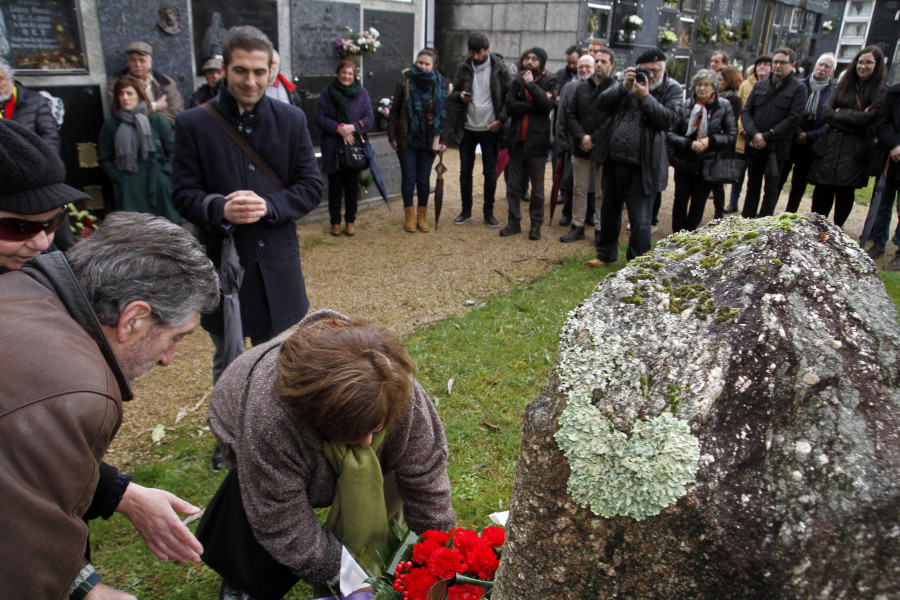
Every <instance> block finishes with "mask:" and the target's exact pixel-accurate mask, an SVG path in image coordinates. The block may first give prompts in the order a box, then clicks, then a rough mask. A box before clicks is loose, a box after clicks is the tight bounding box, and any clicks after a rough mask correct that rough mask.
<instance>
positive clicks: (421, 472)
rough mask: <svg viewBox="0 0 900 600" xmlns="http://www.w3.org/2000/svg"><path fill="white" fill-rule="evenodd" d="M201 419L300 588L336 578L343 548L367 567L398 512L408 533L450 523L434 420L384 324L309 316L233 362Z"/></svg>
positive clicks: (442, 451)
mask: <svg viewBox="0 0 900 600" xmlns="http://www.w3.org/2000/svg"><path fill="white" fill-rule="evenodd" d="M209 424H210V428H211V429H212V432H213V434H214V435H215V437H216V439H217V440H218V442H219V446H220V447H221V448H222V455H223V458H224V460H225V464H226V466H227V467H228V469H229V470H232V469H234V470H236V471H235V473H237V474H238V484H239V487H240V497H241V499H242V500H243V507H244V512H245V513H246V517H247V520H248V521H249V524H250V528H251V529H252V531H253V534H254V537H255V539H256V540H257V541H258V542H259V544H260V545H261V546H262V547H263V548H264V549H265V550H266V551H267V552H268V553H269V554H270V555H271V556H272V558H274V559H275V560H276V561H277V562H278V563H280V564H282V565H285V566H287V567H289V568H290V570H291V571H292V572H293V573H294V574H295V575H296V576H297V577H300V578H302V579H304V580H305V581H307V582H308V583H310V584H314V585H315V584H318V585H322V584H326V583H327V584H331V585H332V586H334V584H335V582H336V580H337V577H338V574H339V569H340V564H341V557H342V554H343V553H344V552H345V550H344V548H345V547H346V548H347V549H348V550H349V551H350V552H352V554H353V555H355V556H356V557H357V558H359V559H360V561H359V562H360V564H363V565H366V564H367V561H366V557H367V556H372V554H371V553H372V549H373V548H374V547H375V546H377V545H378V544H383V543H384V541H385V540H386V536H387V533H388V524H389V521H390V520H391V518H392V517H396V516H397V515H398V514H399V511H400V509H401V508H402V516H403V518H404V519H405V521H406V524H407V525H408V526H409V527H410V529H412V530H413V531H416V532H418V533H422V532H424V531H426V530H428V529H438V530H443V531H447V530H449V529H450V528H452V527H453V526H454V524H455V521H456V514H455V513H454V512H453V509H452V507H451V503H450V480H449V478H448V476H447V471H446V463H447V441H446V438H445V436H444V429H443V426H442V425H441V421H440V418H439V417H438V414H437V410H436V409H435V407H434V404H433V403H432V402H431V400H430V399H429V398H428V396H427V394H426V393H425V391H424V390H423V389H422V387H421V386H420V385H419V383H418V382H416V380H415V377H414V367H413V365H412V362H411V361H410V358H409V356H408V355H407V354H406V351H405V350H404V349H403V346H402V345H401V344H400V341H399V339H398V338H397V336H396V335H395V334H393V333H391V332H389V331H387V330H386V329H384V328H382V327H378V326H376V325H372V324H369V323H367V322H365V321H362V320H359V319H351V318H347V317H344V316H343V315H339V314H338V313H335V312H332V311H319V312H315V313H312V314H310V315H308V316H307V317H306V318H305V319H303V321H301V322H300V324H299V325H298V326H297V328H296V329H294V330H292V331H289V332H287V333H285V334H282V335H281V336H279V337H278V338H276V339H274V340H272V341H271V342H268V343H266V344H262V345H260V346H256V347H255V348H253V349H252V350H249V351H247V352H245V353H243V354H242V355H241V356H240V357H238V358H237V359H236V360H235V361H234V362H233V363H231V365H230V366H229V368H228V370H227V371H226V372H225V373H223V374H222V377H221V378H220V379H219V381H218V383H217V384H216V387H215V389H214V390H213V392H212V396H211V398H210V407H209ZM229 475H231V474H230V473H229ZM321 507H330V511H329V515H328V519H327V521H326V523H325V524H324V525H320V524H319V521H318V519H317V517H316V514H315V512H313V511H314V509H315V508H321ZM241 550H242V549H240V548H235V549H233V551H234V552H235V553H237V554H238V555H240V552H241ZM226 585H228V584H227V583H226ZM233 597H240V596H233Z"/></svg>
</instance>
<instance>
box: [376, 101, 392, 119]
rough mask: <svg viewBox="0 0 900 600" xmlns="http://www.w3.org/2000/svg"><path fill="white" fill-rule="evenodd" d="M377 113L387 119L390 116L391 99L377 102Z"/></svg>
mask: <svg viewBox="0 0 900 600" xmlns="http://www.w3.org/2000/svg"><path fill="white" fill-rule="evenodd" d="M377 112H378V114H379V115H381V116H382V117H384V118H387V117H388V116H389V115H390V114H391V99H390V98H382V99H381V100H379V101H378V109H377Z"/></svg>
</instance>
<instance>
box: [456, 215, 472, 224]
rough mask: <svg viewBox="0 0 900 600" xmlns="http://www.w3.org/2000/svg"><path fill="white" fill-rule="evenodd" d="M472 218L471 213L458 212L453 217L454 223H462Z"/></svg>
mask: <svg viewBox="0 0 900 600" xmlns="http://www.w3.org/2000/svg"><path fill="white" fill-rule="evenodd" d="M471 219H472V214H471V213H459V216H458V217H456V218H455V219H453V224H454V225H462V224H463V223H466V222H468V221H469V220H471Z"/></svg>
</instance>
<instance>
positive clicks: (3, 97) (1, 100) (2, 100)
mask: <svg viewBox="0 0 900 600" xmlns="http://www.w3.org/2000/svg"><path fill="white" fill-rule="evenodd" d="M12 93H13V91H12V90H9V93H8V94H0V104H6V103H7V102H9V99H10V98H12Z"/></svg>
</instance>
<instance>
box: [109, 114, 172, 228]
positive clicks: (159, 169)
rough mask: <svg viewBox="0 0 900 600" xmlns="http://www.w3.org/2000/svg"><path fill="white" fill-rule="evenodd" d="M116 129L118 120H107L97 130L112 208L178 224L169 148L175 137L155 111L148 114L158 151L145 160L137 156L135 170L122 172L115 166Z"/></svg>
mask: <svg viewBox="0 0 900 600" xmlns="http://www.w3.org/2000/svg"><path fill="white" fill-rule="evenodd" d="M118 128H119V120H118V119H116V118H115V117H110V118H109V119H107V120H106V122H105V123H103V127H102V128H101V129H100V144H99V147H98V149H97V154H98V160H99V161H100V167H101V168H102V169H103V172H104V173H106V175H107V176H108V177H109V178H110V179H111V180H112V182H113V184H114V186H115V191H116V195H115V197H116V205H115V209H116V210H128V211H133V212H142V213H150V214H153V215H158V216H160V217H165V218H167V219H169V220H170V221H172V222H173V223H180V222H181V215H179V214H178V211H177V210H175V207H174V206H173V205H172V150H173V147H174V145H175V138H174V136H173V135H172V128H171V127H170V126H169V123H168V122H167V121H166V120H165V119H164V118H163V117H162V115H160V114H158V113H157V114H154V115H152V116H151V117H150V128H151V131H152V133H153V144H154V146H155V147H156V148H157V151H156V152H154V153H152V154H151V155H150V156H149V157H148V158H147V159H145V160H141V159H140V158H138V161H137V166H138V170H137V172H136V173H129V172H127V171H121V170H119V168H118V167H117V166H116V131H117V130H118ZM160 149H161V152H160Z"/></svg>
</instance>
